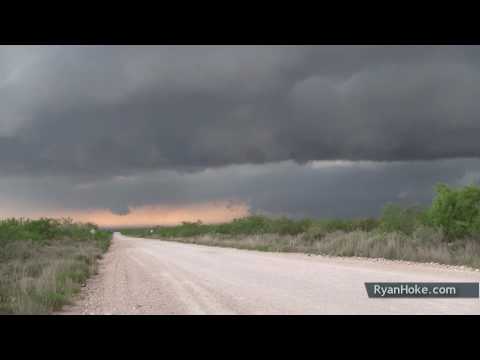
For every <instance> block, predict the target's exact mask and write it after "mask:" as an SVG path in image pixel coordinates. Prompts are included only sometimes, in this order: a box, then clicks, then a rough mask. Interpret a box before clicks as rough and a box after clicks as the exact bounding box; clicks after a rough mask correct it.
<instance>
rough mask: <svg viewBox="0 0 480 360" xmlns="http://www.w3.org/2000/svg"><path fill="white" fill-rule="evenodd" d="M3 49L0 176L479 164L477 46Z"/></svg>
mask: <svg viewBox="0 0 480 360" xmlns="http://www.w3.org/2000/svg"><path fill="white" fill-rule="evenodd" d="M21 50H22V51H19V50H17V49H12V48H3V49H1V53H0V58H4V60H3V61H0V99H1V100H0V109H1V110H0V115H1V120H0V166H1V169H2V174H3V175H11V174H25V175H36V174H59V175H88V176H113V175H119V174H129V173H132V172H134V171H139V170H145V171H147V170H158V169H177V170H181V171H194V170H200V169H203V168H206V167H211V166H223V165H228V164H242V163H265V162H275V161H282V160H287V159H294V160H296V161H299V162H304V161H307V160H315V159H351V160H361V159H363V160H418V159H438V158H456V157H476V156H479V155H480V146H479V145H478V143H479V142H478V138H479V136H480V121H479V119H478V114H479V113H480V102H479V101H478V100H477V99H478V98H480V68H479V65H480V57H479V48H478V47H473V46H465V47H455V46H447V47H434V46H428V47H426V46H364V47H362V46H349V47H348V46H347V47H345V46H318V47H316V46H312V47H276V46H272V47H264V46H257V47H256V46H252V47H244V46H233V47H208V46H198V47H181V46H180V47H169V46H166V47H118V46H107V47H36V48H24V49H21Z"/></svg>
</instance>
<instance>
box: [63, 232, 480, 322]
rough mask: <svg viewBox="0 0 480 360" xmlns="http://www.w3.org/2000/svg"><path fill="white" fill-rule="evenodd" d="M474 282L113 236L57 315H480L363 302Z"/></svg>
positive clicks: (427, 303)
mask: <svg viewBox="0 0 480 360" xmlns="http://www.w3.org/2000/svg"><path fill="white" fill-rule="evenodd" d="M375 281H378V282H389V281H393V282H395V281H396V282H442V281H443V282H457V281H458V282H461V281H474V282H479V281H480V273H479V272H475V271H467V270H458V269H457V270H453V269H448V268H445V267H439V266H434V265H420V264H403V263H397V262H389V261H373V260H359V259H348V258H343V259H339V258H328V257H322V256H308V255H303V254H285V253H283V254H282V253H265V252H257V251H247V250H238V249H231V248H219V247H207V246H201V245H190V244H182V243H175V242H167V241H160V240H149V239H137V238H130V237H126V236H123V235H121V234H118V233H116V234H115V235H114V239H113V243H112V246H111V248H110V250H109V252H108V253H107V254H106V255H105V258H104V259H103V260H102V262H101V265H100V273H99V274H98V275H97V276H96V277H94V278H93V279H91V280H90V282H89V283H88V284H87V286H86V287H85V288H84V291H83V292H82V293H81V294H80V296H79V299H78V302H77V304H76V305H74V306H72V307H70V308H69V309H65V311H63V312H62V313H64V314H480V301H479V300H478V299H412V298H410V299H369V298H368V297H367V294H366V290H365V286H364V283H365V282H375Z"/></svg>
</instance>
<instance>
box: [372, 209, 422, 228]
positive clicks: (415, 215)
mask: <svg viewBox="0 0 480 360" xmlns="http://www.w3.org/2000/svg"><path fill="white" fill-rule="evenodd" d="M425 223H426V213H425V211H424V210H422V209H420V208H418V207H406V208H405V207H401V206H400V205H396V204H388V205H386V206H385V207H384V208H383V211H382V215H381V217H380V229H381V230H382V231H384V232H401V233H404V234H406V235H411V234H412V233H413V231H414V230H415V229H416V228H417V227H418V226H420V225H423V224H425Z"/></svg>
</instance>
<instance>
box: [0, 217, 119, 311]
mask: <svg viewBox="0 0 480 360" xmlns="http://www.w3.org/2000/svg"><path fill="white" fill-rule="evenodd" d="M110 240H111V233H110V232H108V231H101V230H99V229H98V228H97V227H96V226H95V225H92V224H78V223H74V222H73V221H71V220H54V219H41V220H28V219H8V220H3V221H0V314H48V313H50V312H52V311H55V310H59V309H61V307H62V306H63V305H66V304H68V303H70V301H71V299H72V297H73V295H74V294H76V293H77V292H78V291H79V290H80V289H81V286H82V285H83V284H84V283H85V281H86V280H87V279H88V277H89V276H91V275H92V274H94V273H95V272H96V270H97V259H98V258H100V257H101V256H102V254H103V253H104V252H105V251H106V250H107V249H108V246H109V244H110Z"/></svg>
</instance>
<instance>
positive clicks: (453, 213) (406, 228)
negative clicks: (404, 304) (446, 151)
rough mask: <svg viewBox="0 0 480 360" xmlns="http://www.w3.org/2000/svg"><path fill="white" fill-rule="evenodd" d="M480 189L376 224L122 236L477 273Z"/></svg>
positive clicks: (392, 211)
mask: <svg viewBox="0 0 480 360" xmlns="http://www.w3.org/2000/svg"><path fill="white" fill-rule="evenodd" d="M479 204H480V188H478V187H475V186H467V187H463V188H457V189H452V188H449V187H447V186H445V185H439V186H438V187H437V196H436V198H435V199H434V201H433V202H432V205H431V206H430V207H429V208H425V209H423V208H418V207H401V206H398V205H394V204H390V205H387V206H386V207H385V208H384V210H383V212H382V215H381V216H380V217H379V218H378V219H375V218H365V219H350V220H347V219H330V220H329V219H323V220H313V219H302V220H293V219H288V218H277V219H273V218H267V217H264V216H250V217H246V218H242V219H236V220H234V221H232V222H230V223H225V224H215V225H212V224H202V223H201V222H196V223H183V224H181V225H178V226H168V227H166V226H163V227H162V226H157V227H152V228H143V229H124V230H120V231H121V232H122V233H123V234H125V235H130V236H137V237H144V238H158V239H164V240H175V241H180V242H188V243H196V244H204V245H212V246H227V247H236V248H242V249H254V250H263V251H284V252H306V253H315V254H325V255H335V256H361V257H375V258H386V259H397V260H408V261H419V262H436V263H441V264H450V265H466V266H471V267H475V268H480V206H479Z"/></svg>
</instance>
